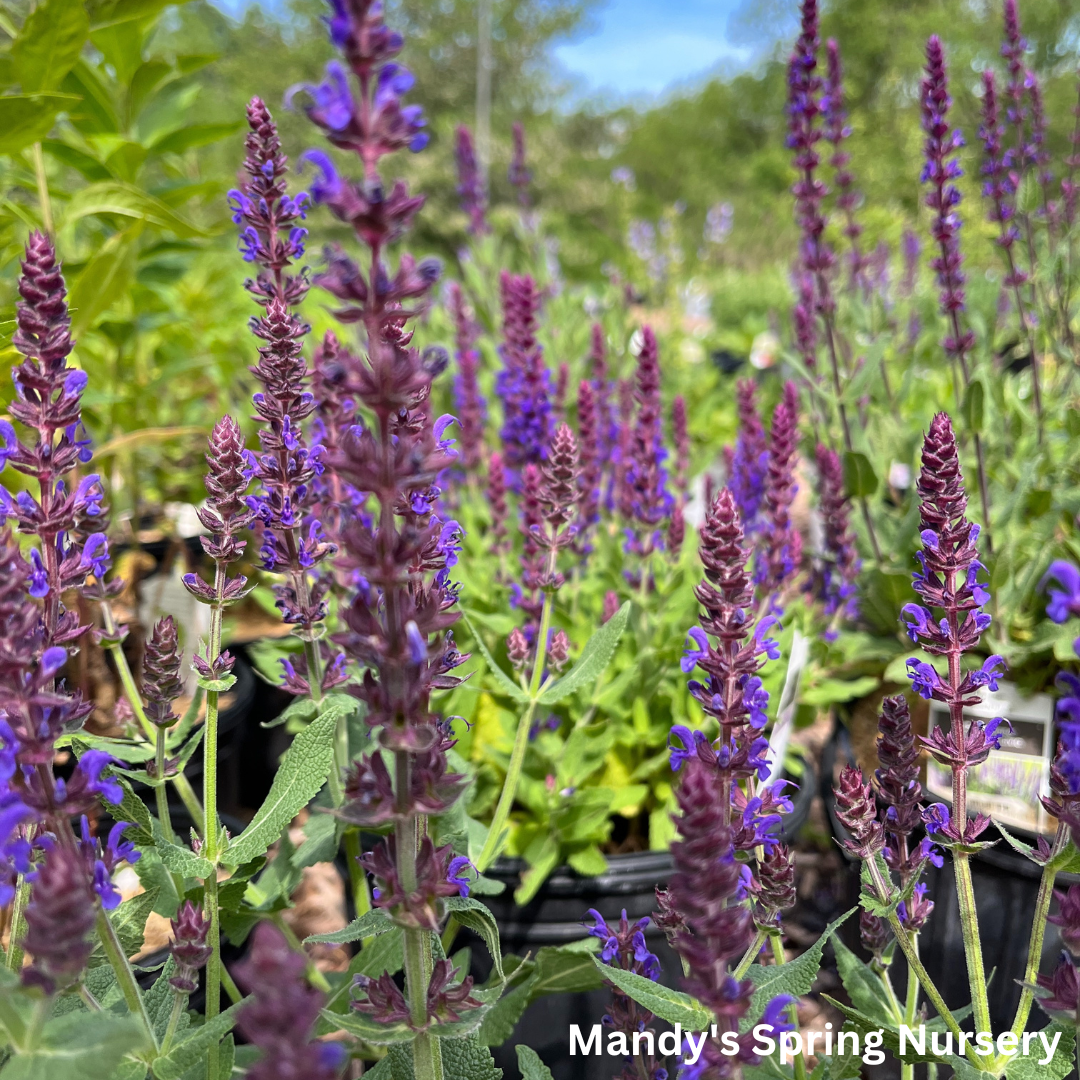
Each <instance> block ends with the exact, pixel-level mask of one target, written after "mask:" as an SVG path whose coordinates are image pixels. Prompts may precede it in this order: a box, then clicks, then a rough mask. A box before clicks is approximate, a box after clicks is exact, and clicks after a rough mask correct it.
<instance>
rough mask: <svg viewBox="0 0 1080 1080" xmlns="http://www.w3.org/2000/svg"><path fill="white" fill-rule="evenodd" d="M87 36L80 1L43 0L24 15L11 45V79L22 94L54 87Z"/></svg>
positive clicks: (88, 28) (63, 76)
mask: <svg viewBox="0 0 1080 1080" xmlns="http://www.w3.org/2000/svg"><path fill="white" fill-rule="evenodd" d="M89 36H90V20H89V19H88V18H87V15H86V7H85V6H84V4H83V2H82V0H45V2H44V3H41V4H38V5H37V7H35V8H34V10H33V11H31V12H30V14H29V15H28V16H27V17H26V22H24V23H23V25H22V29H21V30H20V31H19V36H18V37H17V38H16V39H15V41H14V42H13V43H12V46H11V60H12V63H13V65H14V69H15V78H16V80H17V81H18V82H19V83H20V84H21V85H22V90H23V93H24V94H33V93H37V92H38V91H40V90H55V89H56V88H57V87H58V86H59V85H60V84H61V83H62V82H63V81H64V78H65V76H66V75H67V73H68V72H69V71H70V70H71V69H72V68H73V67H74V66H75V61H76V60H78V59H79V53H81V52H82V47H83V45H84V44H85V43H86V39H87V38H88V37H89Z"/></svg>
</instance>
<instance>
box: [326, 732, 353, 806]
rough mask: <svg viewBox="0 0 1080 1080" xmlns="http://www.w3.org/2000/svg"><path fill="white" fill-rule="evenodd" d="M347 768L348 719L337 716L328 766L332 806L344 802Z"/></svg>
mask: <svg viewBox="0 0 1080 1080" xmlns="http://www.w3.org/2000/svg"><path fill="white" fill-rule="evenodd" d="M348 767H349V717H348V715H345V716H339V717H338V718H337V723H336V724H335V726H334V760H333V763H332V764H331V765H330V777H329V780H330V796H331V798H332V799H333V800H334V806H341V804H342V803H343V802H344V801H345V771H346V770H347V769H348Z"/></svg>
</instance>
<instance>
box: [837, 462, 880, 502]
mask: <svg viewBox="0 0 1080 1080" xmlns="http://www.w3.org/2000/svg"><path fill="white" fill-rule="evenodd" d="M877 489H878V478H877V474H876V473H875V472H874V466H873V465H871V464H870V459H869V458H868V457H867V456H866V455H865V454H861V453H859V451H858V450H847V451H845V453H844V490H845V491H846V492H847V494H848V495H850V496H851V497H852V498H865V497H866V496H867V495H873V494H874V492H875V491H877Z"/></svg>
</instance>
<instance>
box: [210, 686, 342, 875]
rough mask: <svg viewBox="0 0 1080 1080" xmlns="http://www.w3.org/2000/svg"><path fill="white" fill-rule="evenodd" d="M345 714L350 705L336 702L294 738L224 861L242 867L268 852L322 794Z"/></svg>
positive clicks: (229, 848)
mask: <svg viewBox="0 0 1080 1080" xmlns="http://www.w3.org/2000/svg"><path fill="white" fill-rule="evenodd" d="M345 715H346V705H345V704H344V703H343V702H339V701H332V702H330V703H329V704H328V705H327V707H326V709H325V710H324V711H323V712H321V713H319V715H318V716H317V717H316V718H315V719H314V720H312V722H311V723H310V724H309V725H308V726H307V727H306V728H304V730H303V731H301V732H300V734H299V735H297V736H296V738H295V739H293V742H292V745H291V746H290V747H289V749H288V750H287V751H286V753H285V757H284V758H283V759H282V762H281V765H280V766H279V768H278V771H277V773H276V774H275V775H274V783H273V785H272V786H271V788H270V794H269V795H267V796H266V801H265V802H264V803H263V804H262V806H260V807H259V809H258V810H257V811H256V813H255V817H254V818H252V820H251V824H250V825H248V827H247V828H246V829H245V830H244V831H243V832H242V833H241V834H240V835H239V836H238V837H236V839H234V840H233V841H231V842H230V844H229V846H228V848H227V849H226V850H225V851H224V853H223V854H222V861H223V862H224V863H226V864H227V865H229V866H238V865H240V864H241V863H246V862H250V861H251V860H252V859H255V858H258V856H260V855H262V854H264V853H265V852H266V850H267V849H268V848H269V847H270V845H271V844H272V843H273V842H274V841H275V840H277V838H278V837H279V836H281V832H282V830H283V829H284V828H286V826H288V824H289V823H290V822H291V821H292V820H293V818H294V817H296V815H297V814H298V813H299V812H300V811H301V810H302V809H303V808H304V807H305V806H307V804H308V803H309V802H311V800H312V799H313V798H314V797H315V796H316V795H317V794H318V793H319V791H320V790H321V789H322V786H323V784H324V783H325V782H326V777H327V775H328V774H329V772H330V766H331V765H332V764H333V761H334V728H335V727H336V725H337V722H338V718H339V717H341V716H345Z"/></svg>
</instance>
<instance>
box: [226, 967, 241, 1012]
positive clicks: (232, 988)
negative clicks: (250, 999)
mask: <svg viewBox="0 0 1080 1080" xmlns="http://www.w3.org/2000/svg"><path fill="white" fill-rule="evenodd" d="M221 988H222V990H224V991H225V993H226V994H228V995H229V1001H231V1002H232V1003H233V1004H234V1005H235V1004H237V1002H240V1001H243V1000H244V995H243V994H241V993H240V987H238V986H237V985H236V983H235V982H234V981H233V977H232V976H231V975H230V974H229V969H228V968H227V967H226V966H225V965H224V964H222V965H221Z"/></svg>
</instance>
